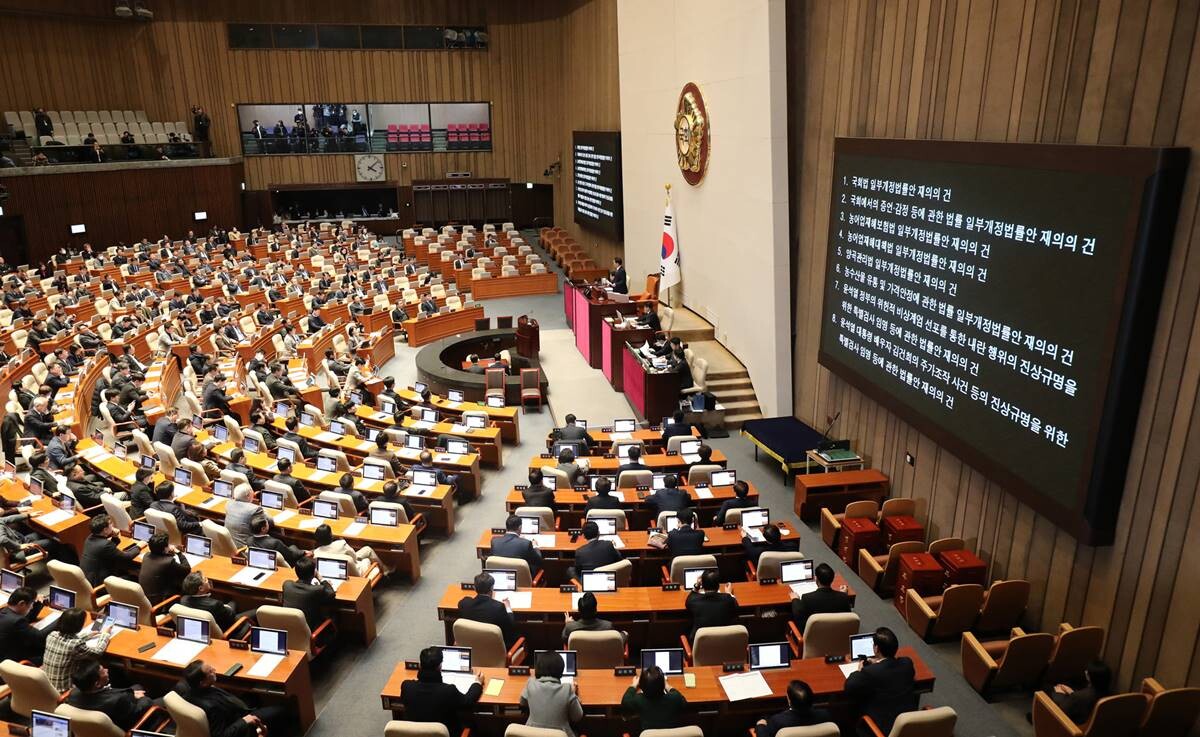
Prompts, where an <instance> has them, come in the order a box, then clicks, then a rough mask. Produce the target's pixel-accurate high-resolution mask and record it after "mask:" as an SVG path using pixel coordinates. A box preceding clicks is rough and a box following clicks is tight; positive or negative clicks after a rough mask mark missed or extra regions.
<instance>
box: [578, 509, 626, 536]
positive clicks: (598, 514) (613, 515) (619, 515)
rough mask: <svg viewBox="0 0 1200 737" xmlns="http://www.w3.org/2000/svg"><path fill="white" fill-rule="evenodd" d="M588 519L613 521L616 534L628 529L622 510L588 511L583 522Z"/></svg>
mask: <svg viewBox="0 0 1200 737" xmlns="http://www.w3.org/2000/svg"><path fill="white" fill-rule="evenodd" d="M589 519H614V520H616V521H617V531H618V532H620V531H621V530H628V529H629V518H628V517H626V516H625V510H624V509H589V510H588V511H587V512H585V513H584V520H585V521H586V520H589Z"/></svg>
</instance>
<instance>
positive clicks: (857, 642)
mask: <svg viewBox="0 0 1200 737" xmlns="http://www.w3.org/2000/svg"><path fill="white" fill-rule="evenodd" d="M873 657H875V635H874V634H872V633H870V632H868V633H867V634H865V635H852V636H851V637H850V659H851V660H861V659H865V658H873Z"/></svg>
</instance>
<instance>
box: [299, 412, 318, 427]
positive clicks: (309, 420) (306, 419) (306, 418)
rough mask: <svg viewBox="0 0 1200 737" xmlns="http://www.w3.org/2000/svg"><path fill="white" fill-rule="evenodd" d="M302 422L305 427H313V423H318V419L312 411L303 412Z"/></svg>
mask: <svg viewBox="0 0 1200 737" xmlns="http://www.w3.org/2000/svg"><path fill="white" fill-rule="evenodd" d="M300 424H301V425H304V426H305V427H312V426H313V425H315V424H317V420H316V418H314V417H313V416H312V415H311V414H310V413H308V412H303V413H301V415H300Z"/></svg>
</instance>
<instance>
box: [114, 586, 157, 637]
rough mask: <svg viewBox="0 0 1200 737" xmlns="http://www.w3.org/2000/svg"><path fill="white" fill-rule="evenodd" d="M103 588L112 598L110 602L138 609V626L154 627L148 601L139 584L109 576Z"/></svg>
mask: <svg viewBox="0 0 1200 737" xmlns="http://www.w3.org/2000/svg"><path fill="white" fill-rule="evenodd" d="M104 588H105V589H107V590H108V595H109V596H110V597H112V600H113V601H115V602H117V603H118V604H128V605H129V606H135V607H137V608H138V624H144V625H149V626H154V612H153V611H152V607H151V605H150V599H149V598H148V597H147V596H146V592H145V591H144V590H143V589H142V586H141V584H139V583H138V582H136V581H129V580H127V579H124V578H120V577H118V576H109V577H108V578H106V579H104Z"/></svg>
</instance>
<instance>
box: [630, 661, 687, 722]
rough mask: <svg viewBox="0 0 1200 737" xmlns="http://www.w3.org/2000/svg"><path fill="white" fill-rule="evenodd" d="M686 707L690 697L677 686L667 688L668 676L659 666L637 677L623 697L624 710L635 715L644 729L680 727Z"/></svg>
mask: <svg viewBox="0 0 1200 737" xmlns="http://www.w3.org/2000/svg"><path fill="white" fill-rule="evenodd" d="M686 709H687V699H686V698H684V696H683V694H681V693H679V692H678V691H676V690H675V689H673V688H668V687H667V677H666V676H665V675H663V672H662V668H659V667H658V666H657V665H652V666H650V667H649V668H646V669H644V670H643V671H642V672H641V675H636V676H634V677H633V683H632V684H631V685H630V686H629V688H627V689H625V695H624V696H622V697H621V710H622V711H624V712H625V713H626V714H629V715H632V716H636V717H637V718H638V720H639V721H640V722H641V727H642V730H643V732H644V731H645V730H647V729H675V728H676V727H679V726H680V725H681V724H682V720H681V716H682V715H683V713H684V711H685V710H686Z"/></svg>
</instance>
